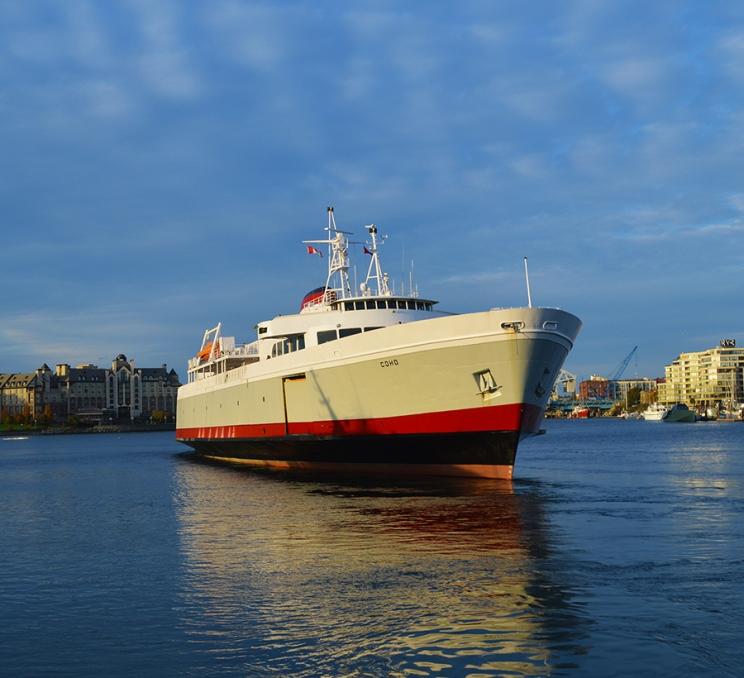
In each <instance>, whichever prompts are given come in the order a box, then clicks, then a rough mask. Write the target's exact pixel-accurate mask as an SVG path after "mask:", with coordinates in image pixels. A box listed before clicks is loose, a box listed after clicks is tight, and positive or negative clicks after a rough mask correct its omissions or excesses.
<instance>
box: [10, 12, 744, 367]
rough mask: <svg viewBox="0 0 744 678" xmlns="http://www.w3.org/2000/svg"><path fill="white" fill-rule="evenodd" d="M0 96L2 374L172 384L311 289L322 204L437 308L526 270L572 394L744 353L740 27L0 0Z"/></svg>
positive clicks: (678, 18)
mask: <svg viewBox="0 0 744 678" xmlns="http://www.w3.org/2000/svg"><path fill="white" fill-rule="evenodd" d="M0 82H2V87H1V88H0V144H1V147H2V156H0V157H1V159H0V167H1V168H2V174H0V179H1V181H0V219H1V221H0V223H1V224H2V226H1V231H0V251H2V253H3V256H2V262H3V263H2V267H0V285H1V286H2V289H3V291H4V294H3V295H2V297H1V298H2V301H0V371H6V372H7V371H20V370H26V369H33V368H35V367H37V366H38V365H39V364H41V363H42V362H44V361H46V362H48V363H50V364H53V363H55V362H63V361H65V362H71V363H77V362H83V361H91V362H98V363H99V364H105V363H107V362H108V361H110V360H111V358H112V357H113V356H114V355H116V354H117V353H120V352H124V353H126V354H127V355H130V356H133V357H135V358H136V359H137V361H138V363H139V364H140V365H158V364H160V363H162V362H167V363H168V364H169V365H172V366H175V367H176V368H177V370H178V371H179V372H180V373H181V375H182V376H183V374H184V369H183V368H184V362H185V360H186V358H187V357H188V356H189V355H190V354H192V353H193V352H194V351H195V350H196V348H197V347H198V344H199V342H200V340H201V334H202V331H203V330H204V328H205V327H207V326H212V325H214V324H216V322H217V321H219V320H221V321H222V322H223V324H224V326H225V329H226V332H227V333H228V334H235V335H236V336H237V337H238V338H239V339H250V338H251V337H252V335H253V329H252V328H253V326H254V324H255V323H256V322H257V321H259V320H263V319H266V318H267V317H269V316H271V315H274V314H276V313H288V312H293V311H294V310H295V309H296V308H297V304H298V302H299V300H300V299H301V297H302V296H303V294H304V293H305V292H306V291H307V290H309V289H311V288H313V287H315V286H317V285H318V284H321V283H322V281H323V275H324V273H323V270H322V267H323V265H324V262H321V261H320V259H319V258H317V257H312V256H308V255H307V254H306V252H305V250H304V248H303V246H302V245H301V243H300V241H301V240H302V239H306V238H313V237H319V236H321V235H322V231H321V229H322V228H323V226H324V224H325V207H326V205H329V204H332V205H335V208H336V215H337V219H338V222H339V225H340V226H342V227H344V228H347V229H348V230H352V231H357V232H361V226H362V225H363V224H366V223H370V222H375V223H377V224H378V226H379V228H380V230H381V231H382V232H385V233H388V234H389V235H390V238H389V240H388V242H387V244H386V245H385V251H384V257H385V258H384V259H383V263H386V264H387V265H386V268H388V269H389V271H390V272H391V274H392V275H393V276H394V277H399V272H400V269H401V259H402V250H403V248H405V253H406V258H408V257H410V256H413V257H414V258H415V271H416V279H417V282H418V284H419V288H420V290H421V291H422V293H424V294H425V295H427V296H429V297H433V298H436V299H439V300H440V301H441V307H442V308H444V309H447V310H455V311H473V310H480V309H484V308H489V307H492V306H508V305H521V304H524V302H525V293H524V284H523V278H522V256H525V255H527V256H529V258H530V270H531V277H532V287H533V298H534V301H535V302H536V303H538V304H541V305H550V306H560V307H562V308H565V309H567V310H570V311H572V312H574V313H576V314H577V315H579V316H580V317H581V318H582V320H583V321H584V330H583V333H582V334H581V336H580V339H579V342H578V344H577V346H576V348H575V350H574V352H573V353H572V354H571V356H569V359H568V362H567V367H568V368H569V369H571V370H572V371H574V372H577V373H579V374H580V375H588V374H589V373H608V372H610V371H611V370H612V368H613V367H615V366H617V364H618V363H619V362H620V360H621V359H622V358H623V356H624V355H625V354H627V353H628V352H629V351H630V349H631V348H632V347H633V346H634V345H636V344H638V345H639V346H640V348H639V352H638V358H637V360H636V361H634V362H633V363H631V366H630V368H629V369H628V372H627V374H628V375H632V374H636V373H637V374H639V375H649V376H659V375H662V374H663V366H664V364H665V363H668V362H669V361H671V360H672V359H673V358H674V357H675V356H676V355H677V354H678V353H679V352H681V351H687V350H699V349H703V348H707V347H710V346H712V345H714V344H716V343H717V342H718V340H719V339H720V338H722V337H734V338H736V339H737V340H738V341H739V343H740V344H744V320H743V314H742V309H743V307H744V294H743V293H744V283H743V281H742V263H743V261H742V253H743V252H744V249H743V248H742V245H744V182H743V181H742V179H744V160H743V159H744V106H743V103H744V96H743V94H742V92H743V87H744V5H741V6H738V3H730V2H726V3H723V2H722V3H718V2H705V3H701V2H681V1H679V2H676V1H675V2H609V1H608V2H587V1H577V2H570V1H568V2H537V1H535V2H531V3H525V2H510V1H503V2H495V1H488V2H482V1H474V2H468V1H464V2H458V3H439V2H406V3H402V2H396V3H394V2H384V1H377V2H281V3H278V2H277V3H265V2H264V3H253V2H241V1H238V0H212V1H211V2H196V1H192V2H189V1H183V2H166V1H155V0H131V1H124V0H122V1H120V2H116V1H114V0H111V1H106V2H103V1H100V2H92V1H84V0H65V1H64V2H62V1H61V0H60V1H57V2H52V1H40V0H25V1H24V2H17V1H15V0H0ZM357 261H358V262H359V263H360V265H364V259H363V255H362V254H361V253H360V254H359V255H358V257H357Z"/></svg>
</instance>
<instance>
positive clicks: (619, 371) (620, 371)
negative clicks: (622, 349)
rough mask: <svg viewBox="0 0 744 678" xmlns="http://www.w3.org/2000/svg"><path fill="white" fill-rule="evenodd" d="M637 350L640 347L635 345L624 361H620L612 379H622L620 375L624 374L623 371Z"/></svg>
mask: <svg viewBox="0 0 744 678" xmlns="http://www.w3.org/2000/svg"><path fill="white" fill-rule="evenodd" d="M637 350H638V347H637V346H634V347H633V350H632V351H631V352H630V353H628V355H626V356H625V357H624V358H623V360H622V362H621V363H620V366H619V367H618V368H617V369H616V370H615V372H614V374H613V375H612V376H611V377H610V381H617V380H618V379H620V377H622V376H623V373H624V372H625V370H626V369H627V368H628V365H629V364H630V361H631V360H632V359H633V356H634V355H635V353H636V351H637Z"/></svg>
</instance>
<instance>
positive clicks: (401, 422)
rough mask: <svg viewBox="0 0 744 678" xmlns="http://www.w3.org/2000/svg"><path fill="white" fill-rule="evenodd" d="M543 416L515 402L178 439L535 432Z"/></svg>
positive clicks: (245, 427)
mask: <svg viewBox="0 0 744 678" xmlns="http://www.w3.org/2000/svg"><path fill="white" fill-rule="evenodd" d="M541 417H542V409H541V408H539V407H536V406H535V405H529V404H520V403H515V404H512V405H492V406H490V407H476V408H472V409H466V410H449V411H446V412H427V413H425V414H407V415H403V416H400V417H379V418H376V419H340V420H326V421H303V422H289V424H287V425H285V424H284V422H276V423H267V424H237V425H235V426H200V427H195V428H179V429H177V431H176V437H177V438H178V439H179V440H226V439H227V440H229V439H231V438H242V439H245V438H281V437H284V436H286V435H290V436H293V435H298V436H321V437H323V436H329V437H336V436H339V437H344V436H385V435H407V434H427V433H469V432H478V431H520V432H522V433H535V432H536V431H537V428H538V426H539V424H540V419H541Z"/></svg>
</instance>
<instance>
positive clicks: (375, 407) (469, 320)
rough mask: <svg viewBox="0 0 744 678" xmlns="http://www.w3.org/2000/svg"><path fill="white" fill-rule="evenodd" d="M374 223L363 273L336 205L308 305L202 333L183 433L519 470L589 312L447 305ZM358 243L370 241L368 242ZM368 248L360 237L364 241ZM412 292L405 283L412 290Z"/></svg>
mask: <svg viewBox="0 0 744 678" xmlns="http://www.w3.org/2000/svg"><path fill="white" fill-rule="evenodd" d="M365 229H366V231H367V238H366V242H365V243H364V248H363V252H364V255H365V256H368V257H369V264H368V268H367V274H366V277H365V280H364V281H363V282H362V283H361V284H360V285H359V286H358V289H352V287H351V284H350V280H349V246H350V245H351V244H353V243H351V242H350V241H349V238H348V236H349V235H351V234H350V233H348V232H346V231H342V230H340V229H338V228H337V226H336V220H335V215H334V211H333V208H331V207H329V208H328V224H327V227H326V229H325V230H326V233H327V235H326V237H325V238H323V239H321V240H306V241H303V242H304V243H305V245H306V247H307V251H308V252H309V253H311V254H318V255H320V256H323V254H322V252H323V250H324V249H327V262H328V270H327V276H326V282H325V285H323V286H322V287H319V288H317V289H315V290H312V291H311V292H309V293H308V294H306V295H305V297H304V298H303V300H302V303H301V307H300V309H299V312H298V313H294V314H291V315H279V316H276V317H275V318H273V319H271V320H267V321H264V322H260V323H258V325H257V326H256V339H255V340H254V341H252V342H250V343H246V344H238V343H236V341H235V338H234V337H229V336H223V335H222V326H221V324H218V325H217V326H216V327H214V328H211V329H208V330H206V331H205V332H204V334H203V337H202V342H201V346H200V349H199V351H198V352H197V353H196V355H195V356H194V357H193V358H192V359H190V360H189V363H188V380H187V383H186V384H185V385H183V386H182V387H181V388H180V389H179V391H178V404H177V415H176V416H177V418H176V421H177V423H176V429H177V431H176V436H177V439H178V440H179V441H181V442H183V443H186V444H187V445H189V446H191V447H192V448H193V449H194V450H195V451H196V452H197V453H199V454H200V455H203V456H204V457H207V458H212V459H221V460H227V461H231V462H242V463H246V464H251V465H254V466H264V467H272V468H283V469H316V470H322V471H349V472H352V473H356V472H373V473H374V472H377V473H384V474H389V475H411V474H418V475H448V476H477V477H485V478H501V479H509V478H511V477H512V472H513V467H514V460H515V457H516V452H517V446H518V444H519V442H520V441H521V440H522V439H523V438H525V437H527V436H531V435H534V434H537V433H538V432H539V427H540V422H541V421H542V418H543V414H544V412H545V407H546V405H547V400H548V398H549V396H550V393H551V389H552V387H553V383H554V381H555V379H556V376H557V375H558V373H559V371H560V369H561V367H562V365H563V362H564V360H565V358H566V356H567V354H568V352H569V351H570V350H571V348H572V346H573V343H574V341H575V338H576V335H577V334H578V332H579V329H580V327H581V321H580V320H579V319H578V318H577V317H576V316H574V315H572V314H570V313H567V312H565V311H562V310H560V309H555V308H537V307H532V304H531V299H530V297H529V280H528V281H527V291H528V300H529V303H528V306H527V307H521V308H492V309H490V310H486V311H482V312H476V313H463V314H455V313H447V312H443V311H440V310H438V309H437V308H436V306H437V302H436V301H435V300H433V299H429V298H425V297H422V296H420V295H419V294H418V291H417V289H416V288H414V287H413V284H412V282H411V283H410V284H409V288H408V290H407V291H406V290H402V289H401V291H400V293H396V292H395V288H394V285H393V284H392V283H391V280H390V277H389V276H388V274H387V273H385V272H384V270H383V267H382V263H381V259H380V252H379V249H380V246H381V245H382V243H383V242H384V238H383V237H381V236H380V235H379V234H378V230H377V227H376V226H375V225H370V226H366V227H365ZM360 244H361V243H360ZM360 249H361V248H360ZM404 292H405V293H404Z"/></svg>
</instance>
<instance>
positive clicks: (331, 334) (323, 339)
mask: <svg viewBox="0 0 744 678" xmlns="http://www.w3.org/2000/svg"><path fill="white" fill-rule="evenodd" d="M336 339H338V337H337V336H336V330H324V331H323V332H318V344H325V343H327V342H329V341H336Z"/></svg>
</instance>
